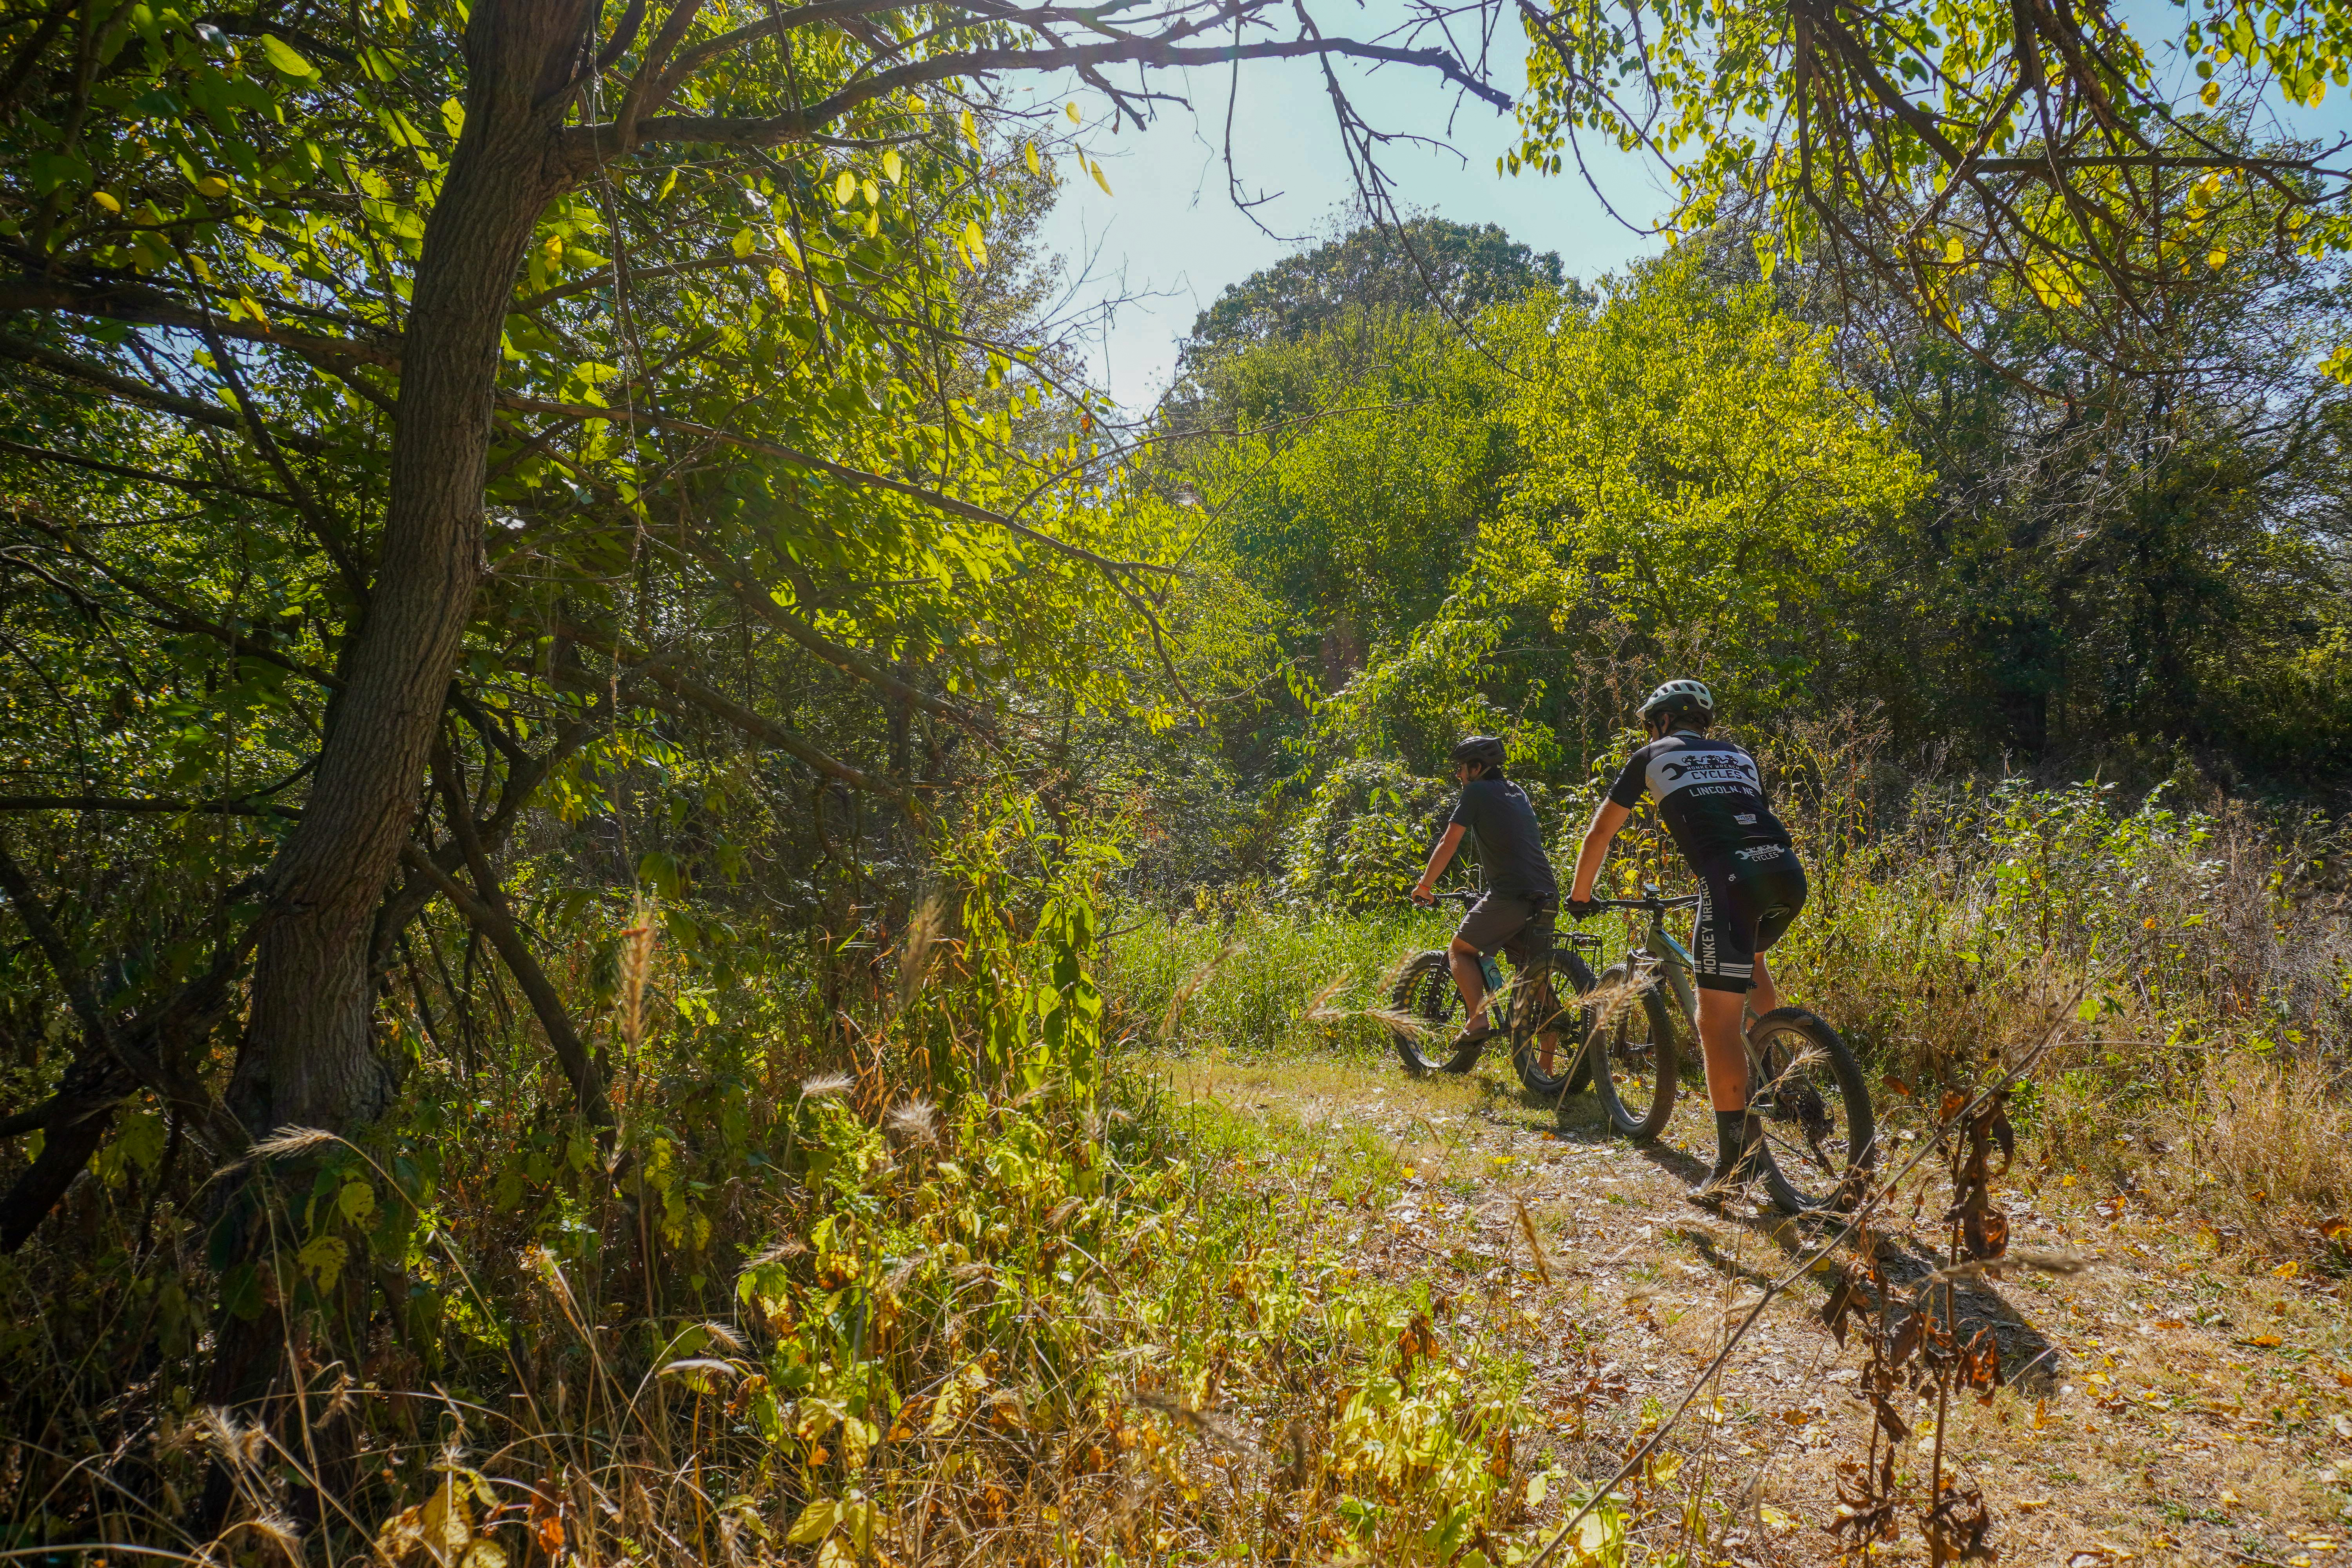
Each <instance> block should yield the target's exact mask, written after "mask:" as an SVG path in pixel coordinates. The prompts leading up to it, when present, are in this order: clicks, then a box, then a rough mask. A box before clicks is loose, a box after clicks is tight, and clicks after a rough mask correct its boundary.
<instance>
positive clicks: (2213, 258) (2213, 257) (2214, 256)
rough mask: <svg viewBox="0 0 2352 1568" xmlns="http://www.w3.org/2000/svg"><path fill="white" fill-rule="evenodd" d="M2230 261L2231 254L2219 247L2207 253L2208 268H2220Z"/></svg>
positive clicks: (2206, 262) (2206, 263)
mask: <svg viewBox="0 0 2352 1568" xmlns="http://www.w3.org/2000/svg"><path fill="white" fill-rule="evenodd" d="M2229 259H2230V253H2229V252H2228V251H2227V250H2224V249H2223V248H2222V247H2220V246H2218V245H2217V246H2215V247H2213V248H2212V249H2210V250H2209V251H2207V252H2206V253H2205V265H2206V266H2208V267H2219V266H2221V264H2222V263H2223V262H2225V261H2227V260H2229Z"/></svg>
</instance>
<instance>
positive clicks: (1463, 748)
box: [1451, 735, 1503, 768]
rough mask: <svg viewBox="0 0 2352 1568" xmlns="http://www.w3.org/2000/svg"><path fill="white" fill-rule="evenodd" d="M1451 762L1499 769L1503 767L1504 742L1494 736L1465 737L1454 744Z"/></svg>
mask: <svg viewBox="0 0 2352 1568" xmlns="http://www.w3.org/2000/svg"><path fill="white" fill-rule="evenodd" d="M1451 760H1452V761H1454V762H1457V763H1483V764H1485V765H1486V766H1487V767H1490V768H1499V767H1501V766H1502V765H1503V742H1501V741H1500V740H1499V739H1497V738H1496V737H1495V736H1493V735H1465V736H1463V737H1462V739H1460V740H1458V741H1456V742H1454V752H1453V754H1452V758H1451Z"/></svg>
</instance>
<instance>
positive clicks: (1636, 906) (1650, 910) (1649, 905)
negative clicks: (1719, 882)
mask: <svg viewBox="0 0 2352 1568" xmlns="http://www.w3.org/2000/svg"><path fill="white" fill-rule="evenodd" d="M1698 900H1699V895H1697V894H1696V893H1685V894H1684V895H1683V896H1682V897H1680V898H1677V899H1659V898H1648V899H1592V900H1587V901H1588V902H1590V903H1591V905H1592V907H1593V908H1595V909H1599V910H1642V911H1643V912H1644V913H1645V914H1653V915H1662V914H1664V913H1665V912H1666V911H1667V910H1695V909H1696V908H1698Z"/></svg>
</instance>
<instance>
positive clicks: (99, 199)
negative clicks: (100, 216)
mask: <svg viewBox="0 0 2352 1568" xmlns="http://www.w3.org/2000/svg"><path fill="white" fill-rule="evenodd" d="M89 199H90V200H91V201H94V202H96V203H97V204H98V205H100V206H102V207H104V208H105V209H106V210H107V211H108V212H110V213H112V214H114V215H115V216H117V217H120V216H122V204H121V202H119V201H116V200H115V199H114V198H113V197H112V196H110V195H107V194H106V193H105V192H104V191H92V192H90V194H89Z"/></svg>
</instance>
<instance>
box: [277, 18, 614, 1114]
mask: <svg viewBox="0 0 2352 1568" xmlns="http://www.w3.org/2000/svg"><path fill="white" fill-rule="evenodd" d="M588 14H589V13H588V9H587V6H586V5H585V4H584V3H583V0H489V3H488V4H484V5H478V6H477V7H476V8H475V10H474V12H473V15H472V18H471V20H470V22H469V24H468V26H467V33H466V55H467V68H468V70H469V73H470V80H469V84H468V88H467V98H466V127H465V132H464V133H463V134H462V135H461V136H460V137H459V139H458V142H457V150H456V152H455V153H454V155H453V156H452V158H451V161H450V165H449V174H448V179H447V181H446V184H444V185H443V187H442V191H441V196H440V199H439V200H438V201H437V202H436V204H435V205H434V208H433V212H432V214H431V216H429V217H428V218H427V219H426V220H425V246H424V252H423V254H422V256H421V257H420V258H419V259H418V263H417V269H416V277H415V287H414V289H413V291H412V294H411V304H410V312H409V318H408V321H407V322H406V324H405V330H404V338H403V342H404V353H403V356H402V364H401V379H400V402H399V422H398V426H397V428H396V430H395V432H394V437H393V448H392V466H391V474H390V481H391V483H390V495H389V504H388V508H387V510H386V514H385V520H384V529H383V540H382V543H381V545H380V547H379V550H378V553H377V557H376V560H375V562H374V563H373V564H374V571H373V588H372V592H371V597H370V602H369V605H368V609H367V614H366V618H365V620H364V622H363V624H362V627H361V630H360V634H359V636H358V637H357V638H356V639H355V640H354V643H353V646H352V655H351V659H350V663H349V667H348V668H347V669H346V671H345V686H344V689H343V691H342V692H341V695H340V696H339V698H338V699H337V700H336V702H335V705H334V711H333V714H332V717H331V722H330V726H329V729H328V732H327V737H326V743H325V746H324V748H323V750H322V752H321V754H320V763H319V772H318V777H317V778H316V780H315V781H314V782H313V784H312V786H311V790H310V798H309V800H308V802H307V803H306V805H305V807H304V812H303V817H302V823H301V826H299V828H298V829H297V830H296V831H295V833H294V835H293V836H292V837H290V838H289V840H288V841H287V844H286V847H285V848H284V849H283V851H281V853H280V855H279V858H278V864H277V865H276V866H275V867H274V868H272V870H271V873H270V891H271V894H272V896H273V898H274V900H275V901H276V903H277V905H278V908H279V910H281V914H280V917H279V919H278V921H275V922H274V923H273V925H272V926H271V928H270V930H269V931H268V934H267V935H266V936H265V937H264V938H263V940H262V943H261V947H260V951H259V952H258V953H257V955H256V960H255V965H254V976H253V991H252V1011H251V1014H250V1016H249V1017H248V1020H247V1038H246V1042H245V1047H244V1049H243V1050H242V1051H241V1052H240V1053H239V1059H238V1063H237V1070H236V1079H235V1082H234V1084H233V1086H232V1089H231V1104H232V1106H233V1108H234V1109H235V1110H236V1113H237V1114H238V1116H239V1117H240V1118H241V1119H242V1120H243V1121H245V1123H246V1125H247V1128H248V1129H249V1130H250V1131H252V1132H253V1133H254V1134H255V1135H256V1136H257V1137H258V1136H266V1135H267V1134H268V1133H269V1132H271V1131H276V1130H278V1129H280V1128H284V1127H288V1126H315V1127H324V1128H328V1129H331V1130H338V1131H340V1130H341V1129H345V1128H348V1127H352V1126H354V1125H358V1124H361V1123H363V1122H365V1121H370V1120H372V1119H373V1117H375V1116H376V1115H378V1114H379V1113H381V1111H382V1110H383V1109H384V1105H385V1101H386V1099H387V1096H388V1093H389V1080H388V1079H387V1077H386V1075H385V1073H384V1070H383V1068H382V1067H381V1066H380V1065H379V1063H378V1061H377V1059H376V1057H375V1053H374V1050H373V1046H372V1044H371V1040H370V1033H369V1016H370V1005H371V997H372V994H373V992H372V987H371V985H370V984H369V973H368V952H367V949H368V937H369V931H370V921H371V917H372V916H373V913H374V910H375V908H376V904H377V901H378V900H380V899H381V898H382V897H383V891H384V888H385V885H386V884H387V882H388V881H389V880H390V879H391V877H392V874H393V870H394V867H395V866H396V865H397V864H398V862H399V858H400V847H401V845H402V844H403V843H404V842H405V841H406V839H407V837H408V831H409V825H410V822H411V819H412V817H413V816H414V814H415V808H416V805H417V802H418V799H419V790H420V786H421V785H422V784H423V781H424V776H425V761H426V758H427V757H428V756H429V754H430V753H431V752H432V748H433V740H434V735H435V732H436V728H437V726H438V722H439V716H440V713H441V709H442V704H443V701H444V700H445V697H446V692H447V690H448V685H449V677H450V673H451V671H452V670H453V669H454V668H455V667H456V663H457V654H458V649H459V644H460V639H461V637H463V634H464V632H465V627H466V624H467V619H468V618H469V617H470V616H471V615H472V613H473V607H474V600H475V592H476V589H477V587H478V584H479V578H480V563H481V550H482V546H481V529H482V485H483V479H484V474H485V471H486V458H487V454H488V447H489V437H490V409H491V405H492V400H493V397H494V395H495V393H496V390H497V385H498V374H499V333H500V331H501V330H502V329H503V327H504V324H505V320H506V313H507V307H508V305H509V302H510V300H511V299H512V295H513V290H514V282H515V279H516V277H517V276H518V275H519V273H520V270H521V268H522V262H523V255H524V251H525V248H526V247H528V245H529V244H530V237H531V231H532V227H533V225H534V223H535V222H536V220H537V218H538V216H539V215H540V214H541V212H542V211H543V210H544V209H545V208H546V206H547V204H548V203H549V202H550V201H551V200H553V199H554V197H555V196H557V195H560V194H561V193H562V190H563V189H564V188H565V186H566V184H568V183H569V181H570V179H571V175H570V174H569V172H568V171H567V169H566V167H565V164H564V163H563V160H562V156H561V144H560V135H561V132H562V118H563V109H562V96H563V94H562V89H563V88H564V86H565V85H566V83H567V82H568V80H569V74H570V71H571V70H572V68H573V67H574V65H575V64H576V62H577V57H578V54H579V48H580V40H581V38H582V37H583V23H584V21H585V20H586V18H587V16H588Z"/></svg>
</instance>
